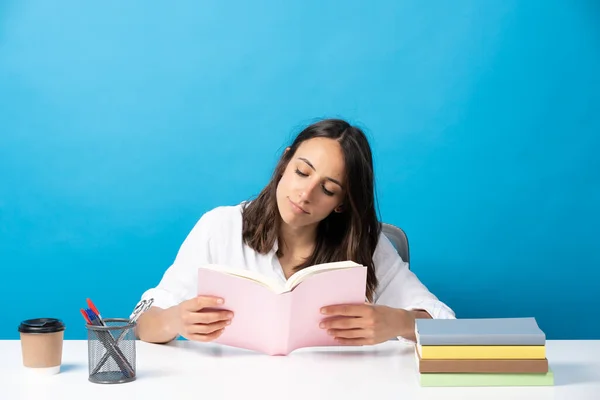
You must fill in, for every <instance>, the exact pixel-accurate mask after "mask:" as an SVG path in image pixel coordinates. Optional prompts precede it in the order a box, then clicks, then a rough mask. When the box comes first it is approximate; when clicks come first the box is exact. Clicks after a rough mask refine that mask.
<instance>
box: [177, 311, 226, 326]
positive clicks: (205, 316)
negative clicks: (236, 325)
mask: <svg viewBox="0 0 600 400" xmlns="http://www.w3.org/2000/svg"><path fill="white" fill-rule="evenodd" d="M232 317H233V313H232V312H231V311H227V310H223V311H201V312H190V313H186V314H185V316H184V323H185V324H186V325H191V324H212V323H214V322H219V321H227V320H231V318H232Z"/></svg>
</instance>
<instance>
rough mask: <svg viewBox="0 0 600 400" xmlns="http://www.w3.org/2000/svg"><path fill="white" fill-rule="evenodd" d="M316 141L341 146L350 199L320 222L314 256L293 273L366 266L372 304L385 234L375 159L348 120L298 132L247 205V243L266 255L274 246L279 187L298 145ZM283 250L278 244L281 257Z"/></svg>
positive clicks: (244, 232)
mask: <svg viewBox="0 0 600 400" xmlns="http://www.w3.org/2000/svg"><path fill="white" fill-rule="evenodd" d="M316 137H325V138H330V139H335V140H337V141H338V143H339V144H340V146H341V148H342V151H343V154H344V161H345V165H346V168H345V170H346V171H345V172H346V179H345V182H346V186H347V191H346V198H345V199H344V201H343V204H344V210H343V211H342V212H340V213H337V212H332V213H331V214H330V215H328V216H327V217H326V218H325V219H323V220H322V221H321V222H320V223H319V225H318V228H317V236H316V243H315V248H314V251H313V254H312V255H311V256H310V257H309V258H308V259H307V260H306V261H305V262H304V263H303V264H301V265H297V266H296V267H295V268H294V269H295V270H296V271H298V270H300V269H303V268H306V267H308V266H311V265H315V264H321V263H327V262H334V261H345V260H352V261H354V262H356V263H359V264H361V265H364V266H366V267H367V287H366V294H367V299H369V301H372V300H373V293H374V291H375V289H376V288H377V283H378V282H377V277H376V275H375V267H374V265H373V253H374V252H375V247H376V246H377V242H378V239H379V234H380V232H381V227H380V224H379V220H378V219H377V212H376V207H375V191H374V185H375V183H374V174H373V159H372V154H371V148H370V146H369V142H368V140H367V137H366V136H365V134H364V133H363V131H362V130H360V129H359V128H357V127H354V126H351V125H350V124H349V123H348V122H346V121H343V120H339V119H326V120H322V121H319V122H317V123H315V124H312V125H310V126H308V127H306V128H305V129H304V130H302V131H301V132H300V133H299V134H298V136H297V137H296V138H295V139H294V141H293V143H292V144H291V146H290V150H289V151H287V152H284V153H283V155H282V156H281V158H280V160H279V162H278V163H277V166H276V167H275V170H274V172H273V175H272V178H271V181H270V182H269V183H268V184H267V186H266V187H265V188H264V189H263V190H262V191H261V192H260V194H259V195H258V196H257V198H256V199H255V200H253V201H251V202H249V203H246V204H245V205H244V208H243V228H242V237H243V240H244V241H245V243H246V244H248V246H250V247H251V248H253V249H254V250H256V251H258V252H259V253H262V254H266V253H268V252H269V251H270V250H271V249H272V248H273V246H274V244H275V240H276V239H277V238H278V235H279V227H280V225H281V216H280V214H279V210H278V207H277V199H276V191H277V185H278V184H279V180H280V179H281V176H282V175H283V172H284V171H285V169H286V167H287V165H288V163H289V161H290V160H291V159H292V157H293V156H294V154H295V153H296V150H297V149H298V147H299V146H300V144H301V143H302V142H304V141H306V140H308V139H312V138H316ZM281 251H282V250H281V246H280V248H279V249H278V253H279V254H278V255H281Z"/></svg>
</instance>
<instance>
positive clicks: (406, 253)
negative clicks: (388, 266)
mask: <svg viewBox="0 0 600 400" xmlns="http://www.w3.org/2000/svg"><path fill="white" fill-rule="evenodd" d="M381 230H382V231H383V234H384V235H385V236H386V237H387V238H388V239H389V240H390V242H392V245H394V247H395V248H396V251H397V252H398V254H399V255H400V257H401V258H402V260H403V261H406V262H407V263H408V265H409V266H410V250H409V247H408V238H407V237H406V233H405V232H404V231H403V230H402V229H401V228H398V227H397V226H394V225H392V224H387V223H385V222H383V223H381Z"/></svg>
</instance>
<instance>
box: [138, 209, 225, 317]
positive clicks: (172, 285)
mask: <svg viewBox="0 0 600 400" xmlns="http://www.w3.org/2000/svg"><path fill="white" fill-rule="evenodd" d="M215 222H216V221H215V215H214V211H213V212H211V211H209V212H207V213H206V214H204V215H203V216H202V217H201V218H200V220H199V221H198V222H197V223H196V224H195V226H194V227H193V228H192V230H191V231H190V233H189V234H188V236H187V237H186V238H185V240H184V241H183V243H182V245H181V246H180V248H179V251H178V253H177V255H176V257H175V260H174V261H173V263H172V264H171V266H169V268H167V270H166V271H165V272H164V274H163V276H162V279H161V280H160V282H159V283H158V285H157V286H156V287H153V288H150V289H148V290H146V291H145V292H144V293H143V294H142V298H141V300H145V299H150V298H152V299H154V302H153V304H152V305H153V306H155V307H159V308H163V309H164V308H169V307H172V306H174V305H177V304H179V303H181V302H182V301H184V300H188V299H191V298H193V297H194V296H196V293H195V290H196V287H197V271H198V266H199V265H203V264H210V263H211V231H212V228H213V226H214V224H215Z"/></svg>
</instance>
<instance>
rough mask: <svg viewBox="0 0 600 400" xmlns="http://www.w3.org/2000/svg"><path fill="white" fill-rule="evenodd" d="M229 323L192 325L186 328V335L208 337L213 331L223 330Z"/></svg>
mask: <svg viewBox="0 0 600 400" xmlns="http://www.w3.org/2000/svg"><path fill="white" fill-rule="evenodd" d="M229 323H230V322H229V321H219V322H214V323H212V324H193V325H189V326H187V327H186V331H187V333H188V334H201V335H208V334H210V333H213V332H215V331H218V330H220V329H223V328H225V327H226V326H227V325H229Z"/></svg>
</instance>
